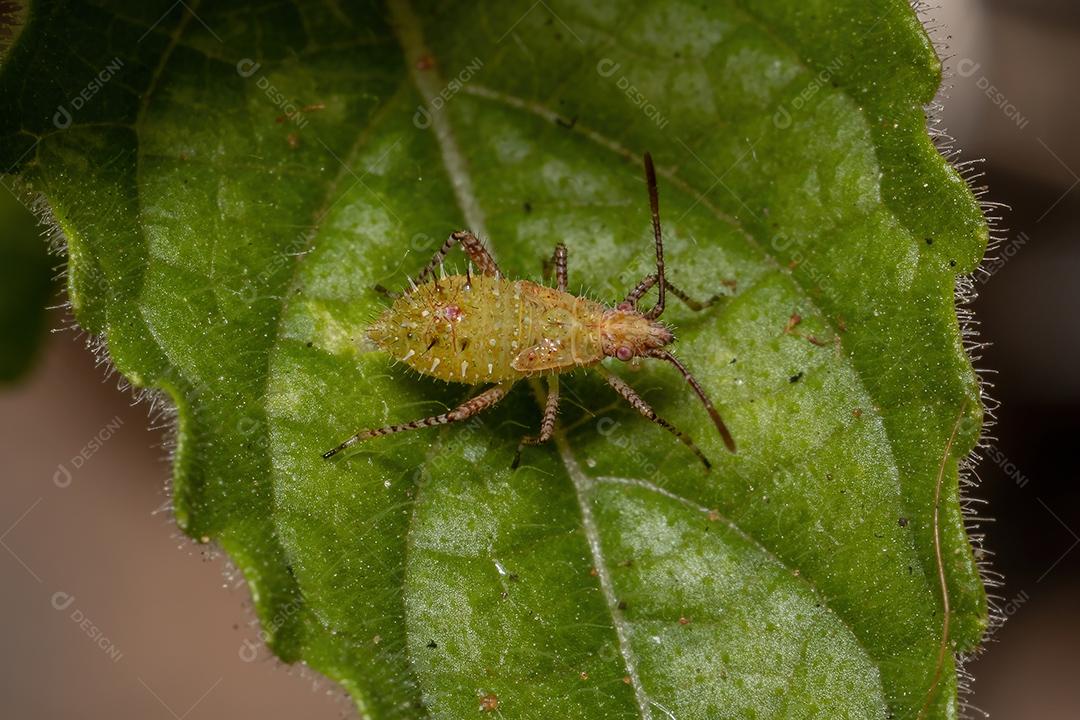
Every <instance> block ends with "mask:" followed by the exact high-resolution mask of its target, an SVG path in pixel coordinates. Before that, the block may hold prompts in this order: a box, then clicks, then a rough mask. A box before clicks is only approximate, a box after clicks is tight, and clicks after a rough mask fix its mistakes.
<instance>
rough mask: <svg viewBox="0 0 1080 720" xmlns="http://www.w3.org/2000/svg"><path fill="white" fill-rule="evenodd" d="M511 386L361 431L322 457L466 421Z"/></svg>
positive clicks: (502, 385)
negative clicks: (409, 419) (379, 439)
mask: <svg viewBox="0 0 1080 720" xmlns="http://www.w3.org/2000/svg"><path fill="white" fill-rule="evenodd" d="M512 386H513V383H512V382H510V383H499V384H498V385H495V386H493V387H490V388H488V389H487V390H485V391H484V392H482V393H480V394H479V395H477V396H476V397H474V398H470V399H469V400H466V401H465V402H463V403H461V404H460V405H458V406H457V407H456V408H454V409H453V410H450V411H449V412H444V413H442V414H440V415H432V416H431V417H426V418H420V419H419V420H413V421H412V422H407V423H404V424H402V425H387V426H386V427H381V428H373V429H371V430H361V431H360V432H358V433H356V434H355V435H353V436H352V437H351V438H349V439H348V440H346V441H345V442H343V443H341V444H340V445H338V446H337V447H336V448H334V449H333V450H327V451H326V452H324V453H323V457H324V458H327V459H329V458H332V457H333V456H334V455H337V454H338V453H339V452H341V451H342V450H344V449H345V448H347V447H349V446H351V445H355V444H356V443H358V442H362V441H364V440H370V439H371V438H376V437H382V436H383V435H393V434H394V433H399V432H405V431H406V430H417V429H419V428H426V427H434V426H435V425H446V424H447V423H452V422H460V421H462V420H468V419H469V418H471V417H472V416H473V415H476V414H477V413H479V412H482V411H484V410H487V409H488V408H489V407H491V406H492V405H494V404H495V403H497V402H499V401H500V400H502V399H503V397H505V396H506V393H507V392H509V390H510V388H511V387H512Z"/></svg>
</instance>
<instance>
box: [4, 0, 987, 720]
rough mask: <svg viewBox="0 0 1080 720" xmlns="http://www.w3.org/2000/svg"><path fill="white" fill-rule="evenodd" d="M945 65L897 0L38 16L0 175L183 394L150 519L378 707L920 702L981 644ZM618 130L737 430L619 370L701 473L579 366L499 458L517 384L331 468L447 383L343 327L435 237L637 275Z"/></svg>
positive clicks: (159, 373) (694, 335) (655, 374)
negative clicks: (333, 449) (552, 418)
mask: <svg viewBox="0 0 1080 720" xmlns="http://www.w3.org/2000/svg"><path fill="white" fill-rule="evenodd" d="M245 7H246V6H245ZM103 68H105V69H107V72H106V70H103ZM110 68H111V69H110ZM102 73H106V74H107V75H108V77H107V78H105V79H104V80H103V79H102ZM27 78H33V79H34V81H33V82H27ZM94 79H96V80H97V83H96V86H95V87H94V88H93V89H92V90H86V88H88V87H90V85H89V83H90V82H91V81H93V80H94ZM939 81H940V66H939V62H938V60H937V58H936V56H935V54H934V50H933V47H932V45H931V43H930V41H929V40H928V38H927V36H926V34H925V32H924V31H923V29H922V27H921V25H920V24H919V21H918V19H917V17H916V16H915V15H914V13H913V12H912V11H911V9H910V8H909V7H908V5H907V4H906V3H905V2H903V1H902V0H876V1H875V2H855V1H854V0H851V1H850V2H848V1H844V2H836V1H835V0H833V1H830V2H824V1H821V2H803V1H799V2H796V1H795V0H769V1H767V2H753V3H751V2H720V3H710V4H706V5H696V4H691V3H683V2H672V1H668V2H659V3H636V4H635V3H616V2H593V3H564V2H547V3H536V4H530V3H528V2H503V3H471V4H459V5H453V6H451V5H445V4H438V3H417V4H415V5H409V4H408V3H404V2H395V3H391V4H390V6H389V7H387V8H383V7H381V6H378V5H373V6H366V5H353V4H349V5H348V6H346V5H345V4H315V3H267V4H264V5H260V6H258V7H256V8H254V9H251V8H248V9H240V8H239V7H230V6H229V4H226V3H214V4H205V5H201V4H200V5H196V4H191V11H188V10H187V6H185V5H184V4H177V5H172V6H171V7H170V3H169V2H167V1H166V2H160V3H139V4H119V3H116V4H113V3H80V2H74V1H72V2H42V3H40V4H38V5H37V6H35V8H34V10H33V11H32V13H31V17H30V20H29V23H28V25H27V27H26V29H25V31H24V32H23V34H22V36H21V37H20V39H19V42H18V44H17V45H16V46H15V47H14V48H13V49H12V51H11V53H10V55H9V57H8V59H7V63H6V66H5V67H4V69H3V72H2V73H0V92H2V93H3V95H4V96H5V97H10V98H13V99H14V102H13V103H12V104H11V105H10V107H8V108H6V109H5V110H4V111H3V112H2V113H0V138H2V139H3V142H2V145H0V161H4V167H15V168H17V169H18V170H20V171H21V172H22V173H23V175H24V176H25V177H26V179H27V180H28V181H30V182H31V183H33V184H34V186H35V187H36V188H37V189H38V190H40V191H41V192H42V193H44V195H45V196H46V198H47V199H48V201H49V203H50V205H51V207H52V208H53V211H54V214H55V216H56V218H57V221H58V223H59V224H60V226H61V227H62V228H63V230H64V231H65V233H66V234H67V236H68V240H69V256H70V272H69V280H70V293H71V297H72V301H73V303H74V306H75V309H76V313H77V317H78V319H79V321H80V322H81V323H82V324H83V325H84V326H85V327H86V328H87V329H88V330H90V331H92V332H94V333H99V334H103V335H104V336H105V337H106V338H107V340H108V347H109V350H110V352H111V354H112V358H113V360H114V362H115V363H116V364H117V366H118V367H119V369H120V370H121V371H122V372H123V373H124V374H125V375H126V376H127V377H128V378H130V379H131V380H132V381H133V382H134V383H135V384H137V385H140V386H145V387H158V388H162V389H164V390H165V391H167V392H168V393H169V395H170V396H171V397H172V399H173V400H174V401H175V402H176V404H177V407H178V409H179V417H178V423H179V429H178V446H177V453H176V460H175V479H174V502H175V512H176V517H177V521H178V523H179V524H180V526H181V527H182V528H183V529H184V531H185V532H186V533H188V534H189V535H191V536H192V537H193V538H196V539H213V540H215V541H216V542H218V543H220V544H221V545H222V546H223V547H224V548H225V549H226V550H227V551H228V553H229V554H230V556H231V557H232V558H233V560H234V561H235V562H236V563H237V564H238V566H239V567H240V569H241V570H242V571H243V573H244V575H245V577H246V579H247V580H248V582H249V584H250V586H251V589H252V594H253V598H254V601H255V605H256V607H257V609H258V612H259V615H260V618H261V620H262V623H263V629H264V632H265V634H266V637H267V640H268V642H269V643H270V645H271V647H272V648H273V650H274V651H275V652H276V653H277V654H278V655H279V656H280V657H282V658H283V659H285V660H287V661H296V660H304V661H305V662H307V663H308V664H310V665H312V666H313V667H315V668H317V669H319V670H321V671H322V672H324V673H325V674H327V675H328V676H330V677H332V678H334V679H336V680H338V681H340V682H341V683H342V684H343V685H344V686H345V687H346V688H347V689H348V691H349V692H350V694H351V695H352V696H353V697H354V698H355V700H356V703H357V705H358V707H359V708H360V709H361V710H362V711H363V712H364V713H366V714H367V715H369V716H370V717H372V718H411V717H439V718H461V717H469V716H472V715H474V714H477V713H478V712H479V709H480V708H481V705H482V704H485V705H486V706H487V707H489V708H490V706H491V704H492V703H493V702H494V699H495V698H497V701H498V709H499V711H500V712H501V713H502V714H503V715H504V716H505V717H521V718H552V717H566V718H622V717H643V718H657V719H660V718H670V717H677V718H680V719H682V718H714V717H731V718H744V717H757V718H763V717H770V718H771V717H775V718H800V717H828V718H836V717H850V718H874V717H878V718H886V717H894V718H914V717H918V716H920V714H921V715H922V716H923V717H941V718H945V717H953V716H954V715H955V713H956V705H957V699H956V687H957V681H956V672H955V665H954V661H953V657H952V651H954V650H961V651H962V650H970V649H972V648H973V647H974V646H975V645H976V644H977V642H978V640H979V638H980V636H981V634H982V632H983V630H984V629H985V626H986V604H985V603H986V601H985V594H984V591H983V587H982V584H981V581H980V579H979V575H978V572H977V567H976V563H975V560H974V556H973V553H972V550H971V547H970V545H969V542H968V539H967V537H966V534H965V530H964V525H963V521H962V516H961V511H960V504H959V500H958V489H957V486H958V482H957V461H958V459H959V458H962V457H963V456H964V454H965V453H966V452H967V451H968V450H969V449H970V448H971V447H972V445H973V444H974V442H975V439H976V436H977V434H978V428H979V424H980V423H979V420H980V418H981V404H980V400H979V390H978V384H977V381H976V377H975V375H974V373H973V371H972V368H971V366H970V363H969V361H968V359H967V358H966V357H965V355H964V354H963V350H962V346H961V336H960V330H959V326H958V322H957V317H956V312H955V308H954V303H953V290H954V283H955V279H956V277H957V275H958V274H959V273H964V272H970V271H971V270H972V269H973V268H974V267H975V265H976V264H977V263H978V261H979V259H980V257H981V254H982V251H983V248H984V246H985V241H986V235H987V231H986V226H985V223H984V221H983V218H982V216H981V214H980V212H979V208H978V205H977V203H976V202H975V200H974V199H973V197H972V196H971V193H970V192H969V191H968V188H967V187H966V185H965V184H964V182H963V181H962V179H961V178H960V177H959V176H958V175H957V173H956V172H955V171H953V170H952V169H951V168H950V167H949V166H948V165H947V164H946V162H945V161H944V160H943V159H942V158H941V157H940V155H939V154H938V153H937V151H936V150H935V148H934V147H933V145H932V144H931V142H930V140H929V138H928V135H927V132H926V127H925V119H924V114H923V106H924V105H925V104H926V103H928V102H929V101H930V100H931V98H932V97H933V94H934V92H935V90H936V88H937V86H938V83H939ZM83 93H86V94H89V96H90V97H89V99H86V100H85V101H84V102H78V103H77V102H74V101H73V100H72V99H73V98H76V97H82V94H83ZM75 105H78V107H77V108H76V107H75ZM60 106H64V107H65V108H67V109H69V112H70V114H71V116H72V122H71V123H70V125H69V126H66V127H60V126H58V125H57V124H56V122H55V119H56V113H57V112H58V108H59V107H60ZM62 119H63V118H62V116H61V120H62ZM61 124H62V123H61ZM646 149H648V150H651V152H652V153H653V155H654V157H656V158H657V162H658V166H659V171H660V192H661V204H662V215H663V218H664V222H665V233H666V238H667V244H666V248H667V266H668V268H669V273H670V277H671V279H672V281H673V282H675V283H677V284H679V285H680V286H682V287H683V288H684V289H685V290H687V291H688V292H690V293H691V294H693V295H695V296H697V297H708V296H710V295H712V294H714V293H717V292H720V293H722V294H723V295H724V296H725V298H724V300H723V302H721V303H719V304H718V305H716V306H714V307H713V308H712V309H710V310H709V311H707V312H704V313H700V314H694V313H691V312H689V311H688V310H686V309H685V308H684V307H681V306H679V305H678V303H677V301H675V300H674V299H672V301H671V302H672V305H671V306H670V309H669V310H668V312H667V313H666V314H665V319H666V320H668V321H670V322H671V323H672V324H673V325H674V326H675V327H676V328H677V331H678V336H679V343H678V346H677V351H678V353H679V355H680V357H681V358H682V359H683V360H684V361H685V362H686V364H687V365H688V366H690V367H691V368H693V370H694V371H695V373H696V374H697V376H698V378H699V379H700V380H701V382H702V384H703V385H704V386H705V387H706V388H707V389H708V391H709V393H710V394H711V395H712V396H713V398H714V399H715V401H716V402H717V404H718V406H719V407H720V409H721V411H722V412H723V414H724V416H725V418H726V419H727V421H728V423H729V425H730V427H731V429H732V432H733V433H734V435H735V438H736V440H737V442H738V446H739V451H738V453H737V454H734V455H732V454H728V453H727V452H726V451H725V450H724V449H723V445H722V443H721V441H720V438H719V437H717V436H716V433H715V430H714V429H713V428H712V427H711V425H710V423H709V421H708V417H707V416H706V415H705V413H704V412H703V411H702V409H701V407H700V406H699V405H698V404H697V403H696V402H695V401H694V400H693V398H692V396H691V395H690V394H689V390H688V388H686V386H685V384H684V383H682V381H681V380H680V379H679V378H678V376H677V375H675V374H674V373H673V372H672V371H671V370H670V368H667V367H652V366H647V367H642V368H640V369H639V370H637V371H634V370H633V369H627V368H614V369H617V370H619V372H621V373H622V374H623V376H624V377H625V378H626V379H627V380H628V381H629V382H631V383H632V384H633V385H634V386H635V387H637V388H638V389H639V390H641V391H642V393H643V394H644V396H645V398H646V399H647V400H648V401H649V402H650V403H651V404H653V405H654V406H655V407H656V409H657V410H658V412H659V413H660V414H661V415H664V416H665V417H667V418H669V419H670V420H671V421H673V422H674V423H675V424H676V425H677V426H679V427H680V428H682V429H684V430H686V431H687V432H688V433H689V434H690V435H692V436H693V437H694V438H695V439H696V440H697V441H698V443H700V444H701V446H702V447H703V449H704V450H705V452H706V453H707V454H708V455H709V456H710V458H711V459H712V460H713V461H714V463H715V466H714V468H713V471H712V472H711V473H705V472H704V471H703V469H702V468H701V467H700V465H698V464H696V462H695V460H694V458H693V456H691V455H689V453H687V451H686V449H685V448H684V447H683V446H682V445H680V444H679V443H677V442H675V441H674V440H673V439H672V438H671V437H670V436H669V435H667V434H666V433H664V432H663V431H662V430H661V429H659V428H657V427H655V426H652V425H650V424H648V423H647V422H646V421H644V420H643V419H641V418H640V417H638V416H636V414H635V413H634V412H633V411H632V410H630V409H629V408H626V407H624V406H623V405H622V404H620V403H618V402H616V401H615V399H614V398H613V396H612V394H611V393H610V391H609V390H607V389H606V386H605V385H604V384H603V383H602V382H601V381H600V380H598V379H597V378H596V377H595V376H594V375H592V374H589V373H576V374H574V375H572V376H570V377H568V378H565V379H564V381H563V383H562V387H563V391H564V395H565V399H564V412H563V413H562V415H561V418H560V431H559V433H558V434H557V437H556V442H555V443H554V444H553V445H552V446H550V447H545V448H530V449H527V450H526V455H525V461H524V463H523V465H522V467H521V468H520V469H518V470H517V471H511V469H510V467H509V466H510V461H511V458H512V456H513V452H514V449H515V447H516V445H517V442H518V439H519V438H520V436H521V435H523V434H529V433H532V432H534V431H535V427H536V426H537V424H538V421H539V411H538V405H537V400H538V399H542V398H537V397H536V388H534V387H531V386H530V385H529V384H526V383H523V384H521V385H520V386H519V387H518V388H517V389H516V390H515V391H514V392H513V393H512V394H511V396H510V397H509V398H508V399H507V400H506V401H505V402H504V403H503V404H501V405H500V406H499V407H497V408H495V409H494V410H493V411H492V412H490V413H487V414H485V415H483V416H482V417H480V418H478V419H476V420H475V421H473V422H470V423H467V424H465V425H462V426H457V427H446V428H443V429H439V430H428V431H420V432H415V433H407V434H402V435H398V436H394V437H389V438H383V439H380V440H378V441H375V442H371V443H368V444H366V445H364V446H361V447H360V448H359V449H358V450H356V451H354V452H352V453H350V454H349V455H347V456H346V457H344V458H343V459H342V460H341V462H332V463H327V462H324V461H323V460H322V459H321V458H320V457H319V456H320V453H321V452H322V451H323V450H325V449H326V448H328V447H330V446H332V445H334V444H336V442H338V441H339V440H341V439H342V438H343V437H346V436H348V435H349V434H351V433H352V432H353V431H354V430H355V429H356V428H358V427H371V426H377V425H382V424H385V423H389V422H402V421H407V420H411V419H414V418H417V417H421V416H424V415H430V414H435V413H437V412H441V411H442V410H443V409H445V408H446V407H447V406H449V405H453V404H455V403H457V402H460V401H461V400H462V399H464V398H465V397H467V396H468V394H469V392H470V391H469V390H468V389H467V388H464V387H462V386H454V385H444V384H441V383H438V382H435V381H431V380H427V379H423V378H418V377H416V375H415V373H410V372H406V371H405V370H404V369H403V367H402V366H401V365H400V364H399V365H397V366H396V367H395V366H394V365H393V364H392V362H391V359H390V358H387V357H386V356H384V355H382V354H380V353H379V352H376V351H375V350H374V349H373V348H372V347H370V346H369V345H368V344H367V343H366V342H365V341H364V330H365V327H366V326H367V324H368V323H369V322H370V321H371V320H372V319H373V318H374V317H375V316H376V315H377V314H378V313H379V312H381V310H382V308H383V306H384V304H385V301H384V300H383V299H382V298H380V297H379V295H378V294H377V293H375V292H374V291H373V290H372V288H373V286H374V285H376V284H383V285H386V286H390V287H400V286H402V285H404V283H405V278H406V277H407V276H409V275H412V274H415V272H416V271H417V270H418V269H419V267H421V266H422V264H423V263H424V262H426V261H427V259H428V257H430V254H431V253H433V252H434V251H435V249H436V248H437V247H438V245H439V244H441V242H442V240H443V239H444V238H445V236H446V235H447V234H448V233H449V232H450V231H451V230H455V229H459V228H461V227H466V226H468V227H471V229H473V230H476V231H478V232H479V233H480V234H481V235H482V236H483V237H484V238H485V239H486V240H487V241H488V243H489V245H490V246H491V247H492V249H493V251H494V252H495V254H496V256H497V258H498V260H499V262H500V264H501V265H502V268H503V270H504V272H505V273H506V274H507V275H509V276H519V277H530V278H534V279H536V278H539V277H540V266H541V262H542V260H544V259H545V258H547V257H548V256H550V253H551V249H552V247H553V245H554V243H555V242H556V241H560V240H561V241H562V242H565V243H566V244H567V246H568V248H569V252H570V279H571V288H572V289H573V290H574V291H575V292H583V293H587V294H588V295H590V296H592V297H595V298H598V299H602V300H605V301H608V302H615V301H617V300H618V299H620V298H621V297H622V295H623V294H625V292H626V291H627V290H628V289H629V288H631V287H632V286H633V285H634V284H635V283H636V282H637V280H638V279H640V277H641V276H642V275H644V274H645V273H647V272H649V271H650V267H651V265H650V263H651V262H652V261H651V235H650V231H649V220H648V206H647V203H646V198H645V189H644V184H643V182H642V179H641V171H640V159H639V158H640V154H641V152H642V151H644V150H646ZM458 267H459V268H460V267H463V265H462V264H461V263H460V262H458ZM497 351H498V349H496V350H493V352H497ZM937 495H940V503H939V504H938V505H937V507H939V509H940V510H939V514H940V517H939V518H938V523H937V525H936V527H937V528H938V531H939V532H938V537H939V546H940V557H941V558H942V563H941V565H940V568H939V563H938V560H937V558H938V553H937V552H936V550H937V549H938V546H937V545H936V544H935V522H934V520H935V517H937V514H936V513H935V497H936V496H937ZM939 569H940V574H941V575H942V576H944V578H945V579H946V588H947V591H948V597H949V601H950V608H951V615H950V618H949V621H950V622H949V628H950V629H949V634H948V637H947V638H946V639H945V640H944V643H945V647H946V649H947V650H948V652H945V653H942V652H941V648H942V643H943V638H942V632H943V627H944V623H943V618H942V607H943V605H942V594H941V588H940V586H939Z"/></svg>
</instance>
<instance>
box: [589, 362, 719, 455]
mask: <svg viewBox="0 0 1080 720" xmlns="http://www.w3.org/2000/svg"><path fill="white" fill-rule="evenodd" d="M597 369H598V370H600V373H601V374H602V375H603V376H604V379H605V380H607V383H608V385H610V386H611V387H613V388H614V389H615V392H617V393H619V394H620V395H622V396H623V397H624V398H625V399H626V401H627V402H628V403H630V405H631V406H632V407H633V408H634V409H635V410H637V411H638V412H639V413H641V414H642V415H643V416H645V417H646V418H648V419H649V420H652V421H653V422H654V423H656V424H657V425H659V426H660V427H662V428H664V429H665V430H667V431H668V432H669V433H671V434H672V435H674V436H675V437H677V438H679V440H680V441H681V442H682V443H683V444H684V445H686V446H687V447H688V448H690V449H691V450H692V451H693V453H694V454H695V455H697V456H698V459H699V460H701V462H702V463H704V465H705V469H706V470H709V469H710V468H712V463H711V462H709V459H708V458H707V457H705V453H703V452H701V449H700V448H698V446H697V445H695V444H694V441H693V440H691V439H690V436H689V435H687V434H686V433H684V432H683V431H681V430H679V429H678V428H677V427H675V426H674V425H672V424H671V423H669V422H668V421H667V420H665V419H664V418H662V417H660V416H659V415H657V414H656V411H655V410H653V409H652V407H650V406H649V404H648V403H647V402H645V400H644V399H643V398H642V397H641V396H640V395H638V394H637V391H635V390H634V388H632V387H630V386H629V385H627V384H626V381H624V380H623V379H622V378H621V377H619V376H618V375H616V374H614V373H612V372H611V371H609V370H608V369H607V368H605V367H603V366H602V365H598V366H597Z"/></svg>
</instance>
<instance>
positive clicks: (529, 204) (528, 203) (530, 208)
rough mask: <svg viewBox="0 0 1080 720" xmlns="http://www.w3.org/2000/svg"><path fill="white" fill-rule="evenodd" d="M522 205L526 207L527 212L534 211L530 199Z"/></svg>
mask: <svg viewBox="0 0 1080 720" xmlns="http://www.w3.org/2000/svg"><path fill="white" fill-rule="evenodd" d="M522 207H524V208H525V212H527V213H531V212H532V203H531V202H529V201H528V200H526V201H525V204H524V205H523V206H522Z"/></svg>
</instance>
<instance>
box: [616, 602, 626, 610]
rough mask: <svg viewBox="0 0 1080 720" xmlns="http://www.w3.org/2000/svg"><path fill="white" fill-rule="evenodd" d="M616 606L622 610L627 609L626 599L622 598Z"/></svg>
mask: <svg viewBox="0 0 1080 720" xmlns="http://www.w3.org/2000/svg"><path fill="white" fill-rule="evenodd" d="M616 607H618V608H619V609H620V610H625V609H626V601H625V600H620V601H619V604H618V605H617V606H616Z"/></svg>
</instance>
